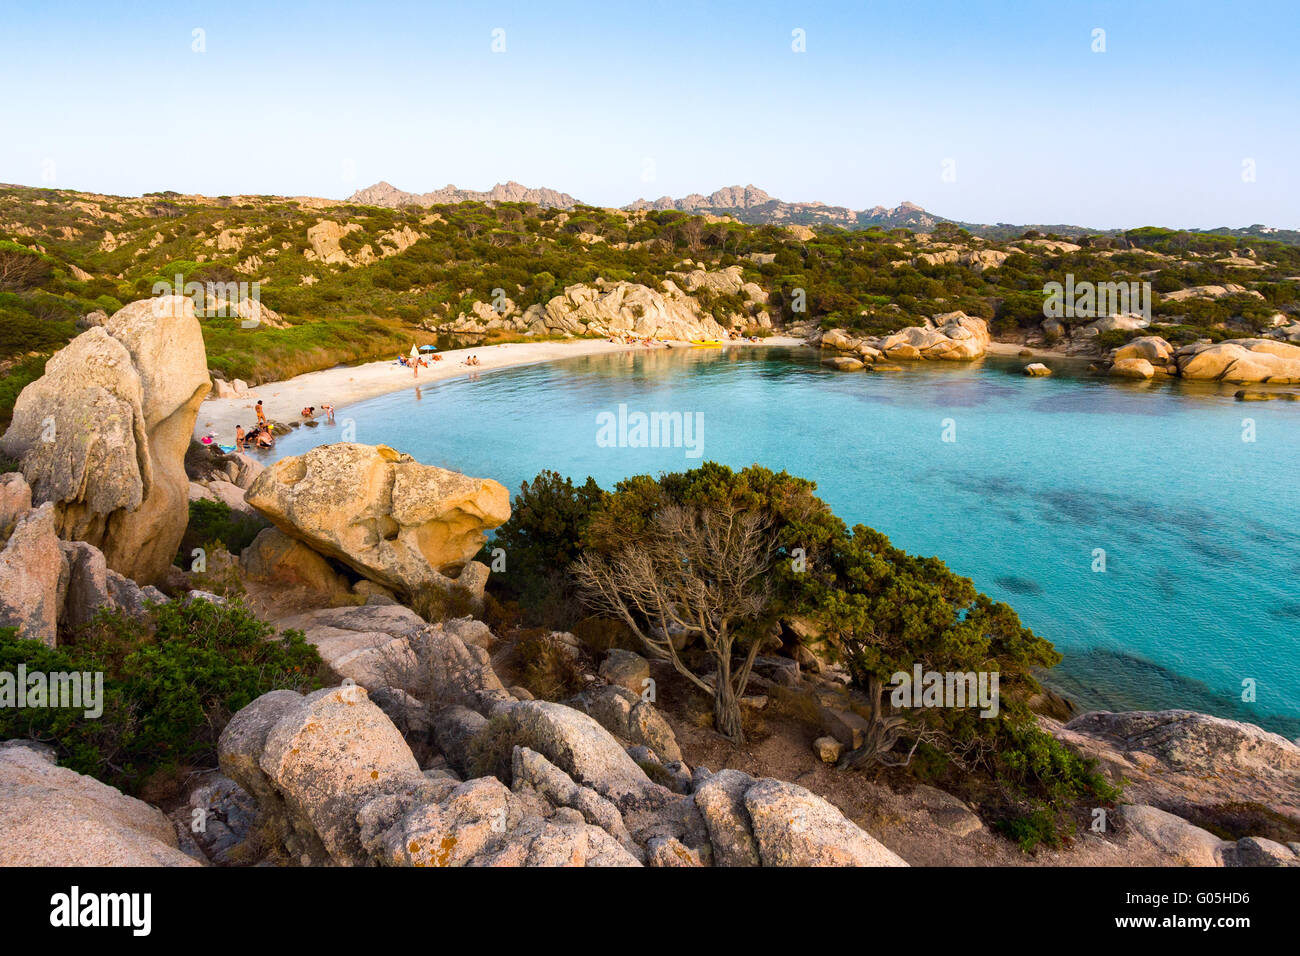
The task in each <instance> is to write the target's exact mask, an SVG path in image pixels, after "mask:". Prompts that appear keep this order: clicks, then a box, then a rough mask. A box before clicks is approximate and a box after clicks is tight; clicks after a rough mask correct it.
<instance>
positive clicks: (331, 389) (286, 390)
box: [194, 335, 804, 445]
mask: <svg viewBox="0 0 1300 956" xmlns="http://www.w3.org/2000/svg"><path fill="white" fill-rule="evenodd" d="M803 344H804V342H803V340H802V339H795V338H790V337H787V336H776V335H774V336H772V337H771V338H767V339H760V340H759V341H758V342H748V341H746V342H728V343H726V344H725V345H724V346H723V348H735V347H738V346H748V347H754V346H755V345H784V346H797V345H803ZM672 345H673V347H674V348H689V347H690V343H689V342H673V343H672ZM656 347H657V348H663V347H664V346H663V345H659V346H656ZM635 351H649V350H647V349H646V348H645V346H642V345H622V344H615V343H612V342H609V341H607V340H606V339H569V340H554V341H547V342H509V343H506V344H504V345H485V346H476V347H474V348H465V349H454V350H452V351H448V352H438V353H437V354H438V355H440V356H442V360H441V361H438V362H434V361H430V362H429V367H428V368H421V369H420V374H419V377H418V378H417V377H416V376H415V375H414V374H413V373H412V371H411V369H408V368H402V367H401V366H400V365H398V364H396V362H395V361H394V360H393V359H384V360H380V361H377V362H367V363H366V364H364V365H352V366H338V367H335V368H328V369H322V370H321V371H319V372H308V373H306V374H305V375H298V376H295V377H294V378H291V379H286V380H285V381H282V382H267V383H266V384H264V385H258V386H256V387H255V388H250V389H249V394H248V395H246V396H241V397H239V398H210V399H208V400H207V401H205V402H204V403H203V404H202V406H200V408H199V417H198V419H197V421H195V423H194V437H195V438H202V437H203V436H204V435H207V434H208V433H212V434H215V435H216V436H217V441H218V442H219V443H220V444H224V445H230V444H233V443H234V441H235V426H236V425H243V426H244V427H245V428H247V427H248V426H249V425H251V424H253V423H254V422H255V421H256V420H257V415H256V413H255V412H254V410H253V406H254V405H255V404H256V402H257V400H258V399H261V400H262V407H263V409H264V410H265V411H266V417H267V418H269V419H271V420H272V421H279V422H292V421H302V414H301V413H302V409H303V408H304V407H306V406H311V405H314V406H315V407H316V410H317V414H316V417H317V418H323V417H324V416H323V415H322V414H321V412H320V407H321V405H322V404H325V403H329V404H331V405H333V406H334V415H335V418H336V419H338V418H339V417H342V416H345V415H346V409H347V407H348V406H349V405H354V404H356V403H357V402H362V401H365V400H366V399H368V398H374V397H375V396H376V395H385V394H387V393H389V392H397V391H401V390H402V389H407V388H414V387H415V386H417V385H428V384H430V383H432V382H440V381H443V380H444V379H450V378H458V377H460V376H462V375H468V374H469V373H471V372H480V373H481V372H490V371H493V370H494V369H503V368H512V367H515V366H518V365H532V364H534V363H537V362H551V361H555V360H556V359H567V358H575V357H578V356H582V355H597V354H601V353H605V352H635ZM471 355H476V356H478V359H479V364H478V365H473V366H471V365H466V364H464V363H465V360H466V359H467V358H468V357H469V356H471Z"/></svg>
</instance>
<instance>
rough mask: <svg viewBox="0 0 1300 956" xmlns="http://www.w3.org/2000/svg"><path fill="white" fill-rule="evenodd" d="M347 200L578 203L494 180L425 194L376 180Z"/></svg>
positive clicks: (557, 205) (380, 202)
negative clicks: (476, 187)
mask: <svg viewBox="0 0 1300 956" xmlns="http://www.w3.org/2000/svg"><path fill="white" fill-rule="evenodd" d="M348 202H351V203H358V204H360V205H363V206H388V207H389V208H392V209H396V208H398V207H399V206H440V205H443V204H444V203H457V202H525V203H533V204H534V205H537V206H541V207H542V208H543V209H572V208H573V207H574V206H576V205H578V200H576V199H574V198H573V197H572V196H570V195H569V194H568V193H562V192H559V191H557V190H554V189H547V188H545V187H543V188H541V189H530V188H528V187H527V186H521V185H520V184H519V183H517V182H514V181H513V180H512V181H510V182H508V183H497V184H496V185H495V186H493V187H492V188H491V189H489V190H487V192H479V191H478V190H474V189H457V188H456V187H455V186H453V185H451V184H448V185H446V186H444V187H442V189H435V190H433V192H427V193H408V192H403V191H402V190H400V189H398V188H397V187H395V186H392V185H390V184H388V183H386V182H378V183H375V184H374V185H373V186H367V187H366V188H365V189H358V190H357V191H356V192H354V193H353V194H352V195H351V196H349V197H348Z"/></svg>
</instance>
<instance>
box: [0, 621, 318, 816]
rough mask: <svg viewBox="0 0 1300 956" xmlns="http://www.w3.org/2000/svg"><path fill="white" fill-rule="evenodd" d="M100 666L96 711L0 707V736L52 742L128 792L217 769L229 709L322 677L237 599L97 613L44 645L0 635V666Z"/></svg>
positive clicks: (294, 634) (314, 663) (303, 646)
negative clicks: (135, 612) (182, 771)
mask: <svg viewBox="0 0 1300 956" xmlns="http://www.w3.org/2000/svg"><path fill="white" fill-rule="evenodd" d="M19 664H25V665H26V667H27V670H28V672H29V673H30V672H32V671H36V670H40V671H45V672H55V671H67V672H71V671H80V672H101V673H102V674H103V682H104V684H103V687H104V700H103V714H102V716H100V717H99V718H98V719H87V718H85V717H84V716H83V712H82V710H75V711H73V710H59V709H53V708H41V709H24V710H18V709H16V708H3V709H0V737H4V738H14V737H17V738H29V739H33V740H39V741H43V742H45V743H49V744H52V745H53V746H54V747H55V749H56V750H57V751H58V754H59V759H60V762H61V763H62V764H63V765H64V766H67V767H69V768H71V769H73V770H76V771H78V772H79V773H86V774H90V775H91V776H94V777H98V778H99V779H101V780H103V781H105V782H107V783H111V784H113V785H114V786H117V787H121V788H122V789H124V790H127V791H130V792H138V790H139V789H140V788H141V787H142V786H143V785H144V784H145V783H146V782H147V781H148V780H149V779H150V778H152V777H154V776H155V775H156V774H159V773H160V772H165V771H168V770H172V769H175V768H181V767H186V766H206V767H214V766H215V765H216V754H215V750H216V742H217V738H218V736H219V735H220V733H221V730H222V728H224V727H225V725H226V723H227V722H228V721H229V719H230V717H231V715H232V714H234V713H235V712H236V711H238V710H239V709H240V708H241V707H244V706H246V705H248V704H249V703H251V702H252V701H253V700H254V699H256V698H257V697H259V696H261V695H262V694H264V693H266V692H267V691H271V690H276V689H279V688H289V689H292V690H298V691H306V690H310V689H314V688H316V687H319V686H321V685H322V678H323V677H324V673H325V672H324V671H323V670H322V667H323V665H322V664H321V660H320V656H319V655H318V654H317V653H316V649H315V648H314V647H312V646H311V645H310V644H308V643H306V641H304V640H303V636H302V634H301V633H300V632H298V631H286V632H284V633H283V634H281V635H279V636H276V634H275V630H274V628H272V627H271V626H270V625H269V624H265V623H263V622H262V621H259V620H258V619H257V618H255V617H253V616H252V614H250V613H249V612H248V611H247V610H246V609H245V608H244V607H243V606H242V605H240V604H238V603H234V604H230V605H218V604H210V603H208V602H207V601H191V602H188V603H180V602H169V603H166V604H160V605H155V606H151V607H150V608H149V613H148V617H147V619H145V620H138V619H136V618H133V617H130V616H128V615H126V614H124V613H123V612H121V611H116V610H107V609H106V610H103V611H101V612H100V613H99V614H98V615H97V616H96V617H95V619H94V620H93V621H92V622H91V624H90V625H88V626H87V628H86V629H85V630H84V631H83V632H82V633H81V634H79V635H77V636H76V639H75V642H74V643H72V644H69V645H66V646H63V647H59V648H54V649H51V648H48V647H46V646H45V645H43V644H41V643H39V642H36V641H23V640H18V639H17V638H16V637H15V636H14V630H13V629H12V628H8V629H4V630H3V631H0V671H10V672H13V671H15V669H16V668H17V666H18V665H19Z"/></svg>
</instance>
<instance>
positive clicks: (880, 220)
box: [623, 183, 947, 229]
mask: <svg viewBox="0 0 1300 956" xmlns="http://www.w3.org/2000/svg"><path fill="white" fill-rule="evenodd" d="M623 208H624V209H626V210H629V211H632V210H641V209H655V210H667V209H676V210H678V211H680V212H689V213H694V214H696V215H714V216H732V217H733V218H735V219H739V220H740V221H741V222H744V223H748V224H750V225H765V224H767V223H781V224H788V225H799V226H815V225H819V224H824V225H834V226H843V227H844V228H846V229H868V228H870V227H872V226H882V227H884V228H887V229H895V228H898V227H900V226H903V227H906V228H908V229H931V228H933V227H934V225H935V224H936V223H939V222H945V221H947V220H946V219H945V218H944V217H942V216H936V215H934V214H933V213H930V212H927V211H926V210H925V209H923V208H922V207H920V206H918V205H917V204H916V203H912V202H903V203H900V204H899V205H897V206H894V207H893V208H890V207H888V206H873V207H871V208H870V209H862V210H854V209H849V208H848V207H847V206H828V205H827V204H826V203H823V202H786V201H785V200H783V199H777V198H776V197H775V196H772V195H769V194H768V193H767V192H765V191H764V190H762V189H759V188H758V187H757V186H755V185H753V184H752V183H751V184H750V185H748V186H724V187H723V188H722V189H719V190H717V191H716V192H712V193H710V194H709V195H707V196H704V195H701V194H700V193H691V194H690V195H689V196H683V197H682V198H681V199H673V198H672V197H671V196H661V197H660V198H659V199H655V200H647V199H638V200H637V201H636V202H634V203H631V204H629V205H627V206H624V207H623Z"/></svg>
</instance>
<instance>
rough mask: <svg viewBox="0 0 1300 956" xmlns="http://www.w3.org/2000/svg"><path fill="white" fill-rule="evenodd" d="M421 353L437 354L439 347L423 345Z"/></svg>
mask: <svg viewBox="0 0 1300 956" xmlns="http://www.w3.org/2000/svg"><path fill="white" fill-rule="evenodd" d="M420 351H421V352H436V351H438V346H436V345H421V346H420Z"/></svg>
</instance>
